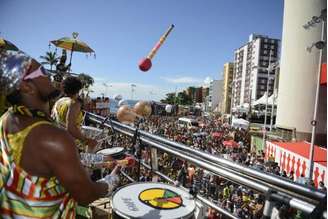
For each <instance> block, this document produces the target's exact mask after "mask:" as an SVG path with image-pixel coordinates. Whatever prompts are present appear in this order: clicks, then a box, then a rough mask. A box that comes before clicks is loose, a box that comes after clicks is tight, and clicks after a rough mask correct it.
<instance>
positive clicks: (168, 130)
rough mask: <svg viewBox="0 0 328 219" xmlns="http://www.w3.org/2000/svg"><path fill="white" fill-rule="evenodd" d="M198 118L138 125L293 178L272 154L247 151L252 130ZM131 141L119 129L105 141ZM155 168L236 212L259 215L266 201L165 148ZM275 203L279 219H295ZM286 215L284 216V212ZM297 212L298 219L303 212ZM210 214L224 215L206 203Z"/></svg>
mask: <svg viewBox="0 0 328 219" xmlns="http://www.w3.org/2000/svg"><path fill="white" fill-rule="evenodd" d="M196 119H197V121H198V123H199V127H198V128H187V127H185V126H181V125H180V124H179V123H178V118H177V117H169V116H151V117H149V118H147V119H146V120H145V121H144V122H143V123H140V124H139V129H141V130H144V131H147V132H150V133H152V134H155V135H158V136H162V137H164V138H167V139H170V140H172V141H175V142H179V143H182V144H185V145H187V146H189V147H191V148H193V149H195V150H201V151H204V152H207V153H210V154H212V155H215V156H220V157H224V158H226V159H229V160H231V161H234V162H237V163H239V164H241V165H245V166H248V167H251V168H254V169H257V170H259V171H266V172H268V173H271V174H275V175H279V176H282V177H285V178H286V180H293V173H291V174H290V175H287V174H286V172H285V171H283V172H281V171H280V169H279V166H278V165H277V164H276V163H274V162H272V161H271V160H270V159H269V161H265V159H264V155H265V154H264V153H263V152H261V151H260V152H255V151H251V147H250V134H249V132H248V131H247V130H243V129H235V128H233V127H231V126H230V125H228V124H227V123H225V122H224V121H222V120H221V118H220V117H212V118H208V117H197V118H196ZM199 133H203V134H199ZM213 133H220V135H213ZM228 140H233V141H235V142H237V143H238V144H237V145H238V146H235V147H229V146H226V145H224V142H225V141H228ZM134 143H135V142H133V138H131V137H128V136H125V135H121V134H117V133H116V134H114V135H112V136H111V138H110V140H109V142H108V144H109V145H112V146H116V147H117V146H119V147H125V148H127V150H130V151H132V152H133V150H134ZM141 158H142V160H143V162H145V163H146V164H149V165H150V163H151V155H150V150H149V148H148V147H144V148H143V150H142V153H141ZM158 168H159V171H160V172H162V173H164V174H165V175H167V176H169V177H170V178H171V179H173V180H175V181H176V184H177V185H181V186H183V187H186V188H189V189H192V188H196V190H197V192H198V194H200V195H202V196H204V197H206V198H208V199H210V200H211V201H213V202H214V203H216V204H217V205H218V206H220V207H222V208H224V209H226V210H228V211H230V212H231V213H232V214H234V215H235V216H238V217H240V218H261V216H262V212H263V208H264V202H265V197H264V195H263V194H260V193H257V192H255V191H253V190H251V189H248V188H247V187H245V186H240V185H237V184H235V183H232V182H230V181H228V180H226V179H224V178H222V177H219V176H216V175H213V174H212V173H210V172H208V171H206V170H204V169H201V168H199V167H196V166H195V165H193V164H191V163H187V162H185V161H183V160H181V159H179V158H177V157H173V156H171V155H169V154H167V153H165V152H160V151H159V152H158ZM126 171H127V172H128V174H129V175H131V176H132V177H134V179H135V180H138V176H137V173H138V171H137V167H134V168H132V169H131V168H130V169H127V170H126ZM139 177H140V178H139V181H151V180H152V178H153V174H152V172H151V171H150V170H148V169H146V168H143V167H141V174H140V176H139ZM159 181H163V182H164V181H165V180H163V179H159ZM126 182H128V181H126ZM322 189H323V190H324V189H325V187H324V186H323V187H322ZM277 208H278V209H279V214H280V215H281V217H280V218H293V216H295V215H296V214H297V213H298V212H296V211H293V210H292V209H290V208H287V206H285V205H279V206H277ZM284 214H285V217H283V215H284ZM286 215H288V217H287V216H286ZM298 216H299V217H300V218H301V215H298ZM208 218H224V216H223V215H220V214H219V213H218V212H216V211H215V210H214V209H211V208H209V209H208Z"/></svg>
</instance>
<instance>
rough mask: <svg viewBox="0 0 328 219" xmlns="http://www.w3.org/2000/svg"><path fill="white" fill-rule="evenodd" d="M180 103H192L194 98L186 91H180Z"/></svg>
mask: <svg viewBox="0 0 328 219" xmlns="http://www.w3.org/2000/svg"><path fill="white" fill-rule="evenodd" d="M177 101H178V104H180V105H191V104H192V99H191V97H190V96H188V95H187V94H186V93H185V92H179V93H178V97H177Z"/></svg>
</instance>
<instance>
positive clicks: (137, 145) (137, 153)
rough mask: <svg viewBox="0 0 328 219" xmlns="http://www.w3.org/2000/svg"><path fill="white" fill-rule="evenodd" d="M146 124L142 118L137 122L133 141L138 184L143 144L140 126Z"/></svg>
mask: <svg viewBox="0 0 328 219" xmlns="http://www.w3.org/2000/svg"><path fill="white" fill-rule="evenodd" d="M142 122H144V120H143V119H142V118H140V119H139V120H138V121H137V122H136V131H135V133H134V136H133V140H132V144H133V146H134V151H135V156H136V158H137V160H138V171H137V177H138V178H137V182H139V181H140V169H141V150H142V144H141V140H140V133H139V127H140V124H141V123H142Z"/></svg>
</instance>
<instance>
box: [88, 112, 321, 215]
mask: <svg viewBox="0 0 328 219" xmlns="http://www.w3.org/2000/svg"><path fill="white" fill-rule="evenodd" d="M87 119H88V120H89V121H90V122H92V123H95V124H98V125H100V126H103V127H107V128H112V129H113V131H115V132H119V133H121V134H124V135H128V136H131V137H132V136H135V134H136V133H137V135H138V137H139V139H140V141H141V142H142V144H144V145H147V146H149V147H150V148H155V149H156V150H157V149H159V150H161V151H164V152H167V153H169V154H171V155H173V156H176V157H178V158H180V159H183V160H186V161H188V162H191V163H193V164H195V165H196V166H198V167H201V168H203V169H206V170H208V171H210V172H211V173H213V174H214V175H217V176H221V177H223V178H225V179H227V180H229V181H232V182H234V183H236V184H239V185H243V186H246V187H248V188H251V189H253V190H256V191H258V192H260V193H263V194H265V195H266V202H265V206H264V212H263V215H264V217H269V215H271V211H272V209H273V203H274V202H282V203H284V204H286V205H288V206H290V207H292V208H295V209H297V210H300V211H302V212H304V213H306V215H307V216H308V217H309V218H321V217H323V212H324V211H326V198H327V194H326V193H323V192H320V191H319V190H316V189H312V188H308V187H305V186H303V185H300V184H297V183H294V182H291V181H288V180H286V179H285V178H281V177H277V176H274V175H271V174H268V173H264V172H259V171H257V170H254V169H251V168H248V167H245V166H242V165H239V164H236V163H234V162H232V161H229V160H226V159H223V158H220V157H217V156H214V155H211V154H208V153H205V152H202V151H198V150H195V149H192V148H190V147H187V146H186V145H183V144H180V143H177V142H174V141H170V140H168V139H165V138H163V137H160V136H157V135H153V134H150V133H148V132H145V131H141V130H138V129H137V128H133V127H131V126H128V125H125V124H122V123H119V122H117V121H113V120H109V119H108V118H104V117H102V116H98V115H95V114H92V113H89V112H87ZM155 155H156V151H155ZM151 157H152V159H153V158H154V157H153V156H151ZM155 160H157V159H155ZM144 166H145V167H146V168H147V165H144ZM148 168H149V169H151V170H152V172H153V173H155V174H157V175H159V176H160V177H162V178H164V179H165V180H167V181H169V182H172V179H170V178H169V177H167V176H165V175H164V174H163V173H161V172H159V171H158V167H157V166H156V164H155V165H154V164H152V167H149V166H148ZM197 199H198V200H199V201H201V202H203V203H204V204H205V205H208V206H210V207H212V208H214V209H216V210H217V211H219V212H220V213H221V214H223V215H225V216H227V217H229V218H236V217H235V216H234V215H232V214H231V213H230V212H228V211H227V210H225V209H223V208H221V207H219V206H217V205H216V204H215V203H213V202H211V201H210V200H207V199H205V198H204V197H202V196H199V195H198V196H197Z"/></svg>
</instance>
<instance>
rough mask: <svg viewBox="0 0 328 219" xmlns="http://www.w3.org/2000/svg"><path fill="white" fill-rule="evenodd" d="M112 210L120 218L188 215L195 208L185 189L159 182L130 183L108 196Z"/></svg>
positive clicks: (180, 216) (179, 216)
mask: <svg viewBox="0 0 328 219" xmlns="http://www.w3.org/2000/svg"><path fill="white" fill-rule="evenodd" d="M112 205H113V210H114V212H115V213H116V214H117V215H120V216H121V217H123V218H142V219H153V218H169V219H174V218H190V217H191V216H192V215H193V213H194V210H195V208H196V204H195V201H194V199H193V197H192V196H191V195H190V194H189V193H188V192H186V191H184V190H182V189H180V188H177V187H175V186H171V185H168V184H163V183H151V182H146V183H134V184H130V185H127V186H125V187H122V188H121V189H119V190H118V191H117V192H116V193H115V194H114V195H113V197H112Z"/></svg>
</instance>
